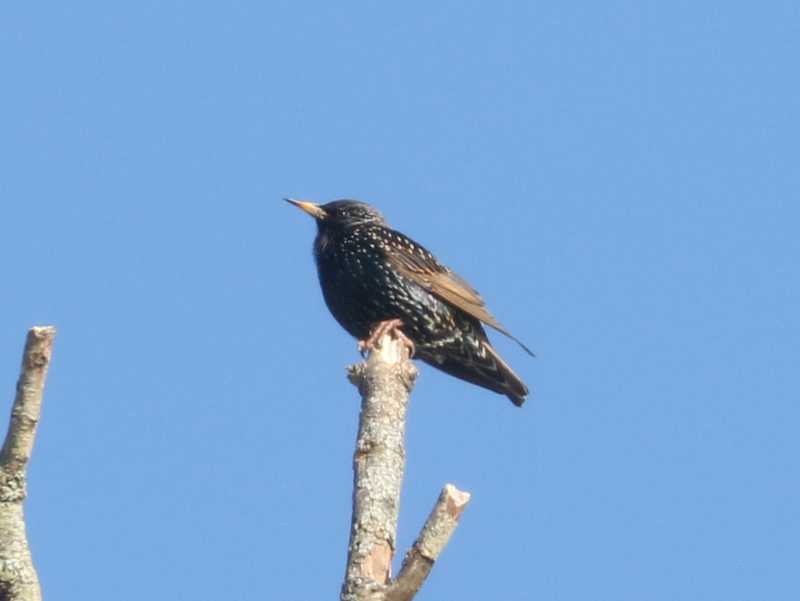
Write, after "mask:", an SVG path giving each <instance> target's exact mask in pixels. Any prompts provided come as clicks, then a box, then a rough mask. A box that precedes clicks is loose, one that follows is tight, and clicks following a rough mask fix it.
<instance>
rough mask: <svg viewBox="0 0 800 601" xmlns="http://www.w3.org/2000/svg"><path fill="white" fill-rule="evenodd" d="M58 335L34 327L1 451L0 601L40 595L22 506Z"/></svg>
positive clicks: (31, 600)
mask: <svg viewBox="0 0 800 601" xmlns="http://www.w3.org/2000/svg"><path fill="white" fill-rule="evenodd" d="M55 334H56V330H55V328H53V327H50V326H43V327H34V328H31V330H30V331H29V332H28V337H27V340H26V342H25V351H24V353H23V356H22V369H21V371H20V375H19V380H18V381H17V394H16V397H15V398H14V407H13V409H12V410H11V420H10V423H9V426H8V432H7V433H6V438H5V441H4V443H3V449H2V451H0V599H2V601H7V600H8V601H40V600H41V598H42V593H41V590H40V588H39V579H38V577H37V575H36V569H35V568H34V566H33V560H32V559H31V554H30V549H29V547H28V538H27V535H26V533H25V517H24V514H23V509H22V504H23V501H24V500H25V495H26V486H25V480H26V472H27V466H28V461H29V460H30V457H31V451H32V450H33V442H34V439H35V437H36V426H37V425H38V423H39V416H40V414H41V409H42V393H43V391H44V383H45V380H46V378H47V369H48V367H49V365H50V355H51V353H52V349H53V339H54V337H55Z"/></svg>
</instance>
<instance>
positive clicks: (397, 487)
mask: <svg viewBox="0 0 800 601" xmlns="http://www.w3.org/2000/svg"><path fill="white" fill-rule="evenodd" d="M349 373H350V381H351V382H353V384H355V385H356V386H358V389H359V392H360V393H361V397H362V399H361V415H360V418H359V429H358V436H357V439H356V450H355V454H354V457H353V472H354V482H353V515H352V521H351V526H350V545H349V548H348V556H347V569H346V573H345V581H344V584H343V585H342V593H341V600H342V601H386V600H388V599H392V600H397V601H400V600H410V599H412V598H413V597H414V595H415V594H416V592H417V591H418V590H419V587H420V586H422V583H423V582H424V580H425V578H426V577H427V575H428V573H429V572H430V570H431V567H432V566H433V562H434V561H436V558H437V557H438V556H439V553H441V551H442V549H443V548H444V546H445V545H446V544H447V541H448V540H449V538H450V535H451V534H452V532H453V530H455V527H456V526H457V524H458V517H459V516H460V515H461V512H462V511H463V508H464V506H465V505H466V503H467V501H468V500H469V494H468V493H462V492H460V491H458V490H457V489H456V488H455V487H453V486H451V485H448V486H446V487H445V489H444V491H442V494H441V496H440V497H439V501H438V502H437V504H436V506H435V507H434V510H433V512H432V513H431V515H430V517H429V518H428V521H427V522H426V524H425V527H424V528H423V530H422V532H421V533H420V536H419V538H418V539H417V542H416V543H415V544H414V547H413V548H412V550H411V551H410V552H409V554H408V556H407V557H406V561H405V562H404V564H403V568H402V571H401V574H400V578H399V579H398V580H397V581H395V582H393V581H392V579H391V576H392V573H391V572H392V559H393V557H394V553H395V550H396V537H397V518H398V515H399V512H400V491H401V487H402V483H403V472H404V469H405V444H404V436H405V424H406V410H407V408H408V396H409V394H410V392H411V390H412V389H413V387H414V381H415V379H416V376H417V370H416V368H415V367H414V365H413V364H412V363H411V361H410V360H409V348H408V345H407V342H406V339H405V337H404V336H402V334H401V333H399V332H398V331H396V330H394V329H390V330H389V331H388V332H387V333H386V334H384V336H382V337H381V338H380V339H379V340H378V343H377V347H376V350H374V351H372V352H371V353H370V356H369V359H368V360H367V362H366V363H360V364H358V365H353V366H351V367H350V368H349ZM426 562H427V566H426V565H425V563H426Z"/></svg>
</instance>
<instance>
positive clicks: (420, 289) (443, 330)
mask: <svg viewBox="0 0 800 601" xmlns="http://www.w3.org/2000/svg"><path fill="white" fill-rule="evenodd" d="M287 200H289V199H287ZM289 202H291V203H292V204H295V205H296V206H298V207H300V208H301V209H303V210H304V211H306V212H307V213H309V214H311V215H312V216H313V217H314V218H315V219H316V222H317V226H318V232H317V237H316V239H315V241H314V258H315V260H316V263H317V271H318V275H319V281H320V285H321V287H322V293H323V296H324V297H325V302H326V304H327V305H328V308H329V309H330V311H331V313H332V314H333V316H334V318H336V321H338V322H339V324H340V325H341V326H342V327H343V328H344V329H345V330H347V331H348V332H349V333H350V334H351V335H352V336H354V337H355V338H357V339H358V340H364V339H366V338H367V337H369V335H370V332H371V331H372V329H373V328H374V327H375V326H376V325H377V324H378V323H380V322H382V321H386V320H389V319H395V318H397V319H400V320H401V321H402V322H403V325H402V327H401V330H402V331H403V333H404V334H405V335H406V336H407V337H408V338H409V339H411V341H413V343H414V345H415V348H416V355H415V356H416V357H417V358H419V359H422V360H423V361H425V362H426V363H428V364H430V365H432V366H433V367H436V368H437V369H440V370H442V371H444V372H446V373H448V374H451V375H453V376H455V377H457V378H460V379H462V380H466V381H468V382H471V383H473V384H477V385H478V386H482V387H484V388H487V389H489V390H492V391H494V392H497V393H499V394H504V395H506V396H508V398H509V399H511V401H512V402H513V403H514V404H515V405H521V404H522V403H523V402H524V400H525V396H526V395H527V394H528V388H527V386H525V384H524V382H522V380H521V379H520V378H519V376H517V375H516V374H515V373H514V372H513V371H512V369H511V368H510V367H509V366H508V365H507V364H506V363H505V362H504V361H503V360H502V359H501V358H500V356H499V355H498V354H497V352H496V351H495V350H494V349H493V348H492V346H491V344H490V343H489V340H488V338H487V336H486V332H485V331H484V329H483V326H482V325H481V322H483V323H485V324H487V325H489V326H491V327H493V328H495V329H497V330H498V331H500V332H502V333H504V334H506V335H507V336H509V337H511V338H514V337H513V336H511V334H510V333H509V332H508V331H507V330H506V329H505V328H503V326H502V325H501V324H500V323H499V322H498V321H497V320H496V319H495V318H494V317H493V316H492V315H491V314H490V313H489V312H488V310H487V309H486V307H485V305H484V303H483V300H482V299H481V297H480V296H479V295H478V293H477V292H476V291H475V290H474V289H473V288H472V287H470V285H469V284H467V283H466V282H465V281H464V280H463V279H461V278H460V277H459V276H458V275H456V274H455V273H454V272H452V271H451V270H450V269H448V268H447V267H444V266H443V265H441V264H440V263H439V262H438V261H437V260H436V258H435V257H434V256H433V255H432V254H431V253H430V252H429V251H428V250H427V249H426V248H424V247H423V246H422V245H420V244H418V243H417V242H415V241H413V240H411V239H410V238H408V237H407V236H405V235H403V234H401V233H400V232H398V231H395V230H393V229H391V228H390V227H389V226H388V225H387V224H386V221H385V220H384V218H383V216H382V215H381V213H380V212H379V211H377V210H376V209H375V208H374V207H371V206H370V205H368V204H366V203H361V202H357V201H352V200H339V201H335V202H330V203H328V204H324V205H315V204H313V203H307V202H302V201H292V200H289ZM514 340H516V338H514ZM517 342H519V341H518V340H517ZM519 344H520V345H521V346H522V347H523V348H524V349H525V350H526V351H528V352H529V353H530V351H529V350H528V349H527V347H525V345H523V344H522V343H521V342H519Z"/></svg>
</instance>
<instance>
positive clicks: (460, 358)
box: [418, 340, 528, 407]
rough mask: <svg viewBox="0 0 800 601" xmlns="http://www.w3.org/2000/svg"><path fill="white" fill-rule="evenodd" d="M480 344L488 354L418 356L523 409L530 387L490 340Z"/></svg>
mask: <svg viewBox="0 0 800 601" xmlns="http://www.w3.org/2000/svg"><path fill="white" fill-rule="evenodd" d="M480 345H481V349H482V350H483V351H484V352H482V353H473V352H470V353H468V354H467V353H463V352H462V353H457V354H456V353H448V354H446V355H445V356H444V357H436V358H434V357H432V356H426V354H425V353H424V351H423V352H418V356H419V357H420V359H423V360H424V361H425V362H426V363H429V364H430V365H432V366H433V367H436V368H437V369H440V370H442V371H443V372H445V373H448V374H450V375H451V376H455V377H456V378H460V379H462V380H465V381H467V382H470V383H472V384H476V385H477V386H481V387H483V388H487V389H488V390H491V391H493V392H496V393H498V394H504V395H506V396H507V397H508V398H509V399H511V402H512V403H514V404H515V405H516V406H517V407H520V406H522V404H523V403H524V402H525V397H526V396H527V395H528V387H527V386H526V385H525V383H524V382H523V381H522V379H521V378H520V377H519V376H518V375H517V374H516V373H514V370H513V369H511V367H510V366H509V365H508V363H506V362H505V361H503V359H502V358H501V357H500V355H498V354H497V351H495V350H494V349H493V348H492V346H491V345H490V344H489V342H488V341H483V340H482V341H481V342H480ZM420 350H421V349H420ZM440 360H441V361H440Z"/></svg>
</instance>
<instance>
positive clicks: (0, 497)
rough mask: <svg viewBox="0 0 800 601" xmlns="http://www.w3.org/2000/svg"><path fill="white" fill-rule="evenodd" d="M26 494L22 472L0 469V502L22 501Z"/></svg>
mask: <svg viewBox="0 0 800 601" xmlns="http://www.w3.org/2000/svg"><path fill="white" fill-rule="evenodd" d="M27 494H28V488H27V483H26V480H25V473H24V472H20V471H18V472H14V473H12V474H9V473H7V472H6V471H5V470H0V503H22V501H24V500H25V496H26V495H27ZM0 598H2V597H0Z"/></svg>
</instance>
